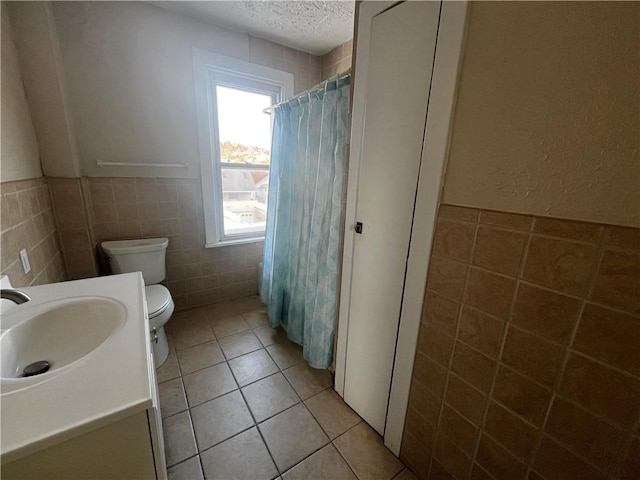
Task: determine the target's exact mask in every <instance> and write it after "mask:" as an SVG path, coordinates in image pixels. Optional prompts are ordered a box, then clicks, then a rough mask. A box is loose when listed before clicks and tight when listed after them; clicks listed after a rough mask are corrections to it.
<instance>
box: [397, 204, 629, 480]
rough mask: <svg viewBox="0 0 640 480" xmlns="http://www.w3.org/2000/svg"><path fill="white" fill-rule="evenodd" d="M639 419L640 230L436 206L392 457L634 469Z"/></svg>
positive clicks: (474, 467) (518, 469)
mask: <svg viewBox="0 0 640 480" xmlns="http://www.w3.org/2000/svg"><path fill="white" fill-rule="evenodd" d="M639 430H640V229H637V228H636V229H634V228H622V227H615V226H606V225H599V224H591V223H580V222H573V221H565V220H558V219H550V218H541V217H533V216H526V215H514V214H507V213H500V212H492V211H485V210H475V209H467V208H460V207H455V206H449V205H442V206H441V207H440V211H439V217H438V221H437V228H436V234H435V240H434V247H433V255H432V258H431V265H430V268H429V277H428V281H427V288H426V292H425V303H424V309H423V315H422V323H421V328H420V334H419V338H418V348H417V352H416V358H415V364H414V371H413V378H412V386H411V394H410V400H409V408H408V412H407V420H406V428H405V433H404V439H403V443H402V451H401V459H402V460H404V461H405V463H407V464H408V465H409V466H410V467H411V468H412V470H413V471H414V472H415V473H416V474H417V475H418V476H419V477H420V478H423V479H424V478H430V479H435V478H438V479H439V478H456V479H467V478H473V479H492V478H493V479H496V480H502V479H505V480H517V479H525V478H526V479H531V480H533V479H536V480H538V479H547V480H552V479H578V478H579V479H605V478H619V479H632V478H636V479H637V478H639V475H640V437H639V435H638V432H639Z"/></svg>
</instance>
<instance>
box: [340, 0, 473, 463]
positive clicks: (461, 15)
mask: <svg viewBox="0 0 640 480" xmlns="http://www.w3.org/2000/svg"><path fill="white" fill-rule="evenodd" d="M395 3H397V2H387V1H385V2H379V1H364V2H362V3H361V4H360V9H359V12H358V25H357V32H358V34H357V40H356V55H355V62H356V63H355V65H354V90H353V111H352V120H351V148H350V152H349V179H348V184H347V205H346V220H345V222H346V228H345V238H344V254H343V264H342V281H341V291H340V308H339V313H338V315H339V316H338V337H337V349H336V350H337V351H336V374H335V389H336V391H337V392H338V394H340V396H344V385H345V370H346V361H347V355H348V350H349V348H348V345H347V338H348V331H349V305H350V302H351V277H352V271H353V249H354V241H355V237H354V235H355V232H354V229H353V226H354V224H355V221H356V212H357V197H358V177H359V171H360V162H361V155H362V140H363V138H364V128H365V125H364V118H365V108H366V91H367V78H366V72H367V71H368V67H369V46H370V42H369V37H370V31H371V21H372V19H373V17H375V16H376V15H379V14H380V13H382V12H383V11H385V10H387V9H388V8H390V7H391V6H393V5H394V4H395ZM467 9H468V6H467V1H466V0H465V1H448V0H445V1H443V2H442V8H441V13H440V25H439V28H438V36H437V40H436V53H435V60H434V68H433V76H432V81H431V94H430V100H429V106H428V111H427V121H426V130H425V135H424V144H423V153H422V158H421V166H420V177H419V180H418V190H417V196H416V206H415V213H414V222H413V227H412V234H411V244H410V247H409V258H408V268H407V272H406V281H405V285H406V286H405V290H404V293H403V299H402V311H401V315H400V324H399V330H398V338H397V341H396V356H395V361H394V367H393V375H392V379H391V390H390V396H389V405H388V409H387V422H386V426H385V433H384V443H385V445H386V446H387V447H388V448H389V449H390V450H391V451H392V452H394V453H395V454H396V455H398V454H399V453H400V445H401V442H402V434H403V432H404V421H405V417H406V412H407V404H408V400H409V388H410V386H411V374H412V371H413V360H414V356H415V351H416V345H417V339H418V331H419V328H420V317H421V313H422V302H423V297H424V289H425V286H426V281H427V268H428V265H429V259H430V257H431V244H432V240H433V232H434V229H435V220H436V213H437V208H438V203H439V199H440V193H441V188H442V179H443V176H444V171H445V165H446V159H447V154H448V147H449V137H450V130H451V123H452V119H453V111H454V106H455V99H456V91H457V82H458V73H459V68H460V65H461V62H462V53H463V47H464V40H465V30H466V19H467ZM360 72H364V76H362V74H360V75H359V73H360Z"/></svg>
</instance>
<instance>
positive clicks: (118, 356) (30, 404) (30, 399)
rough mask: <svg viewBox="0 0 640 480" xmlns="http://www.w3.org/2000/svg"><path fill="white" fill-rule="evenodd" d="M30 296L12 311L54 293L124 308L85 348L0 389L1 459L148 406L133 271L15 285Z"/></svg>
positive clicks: (140, 297)
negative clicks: (72, 358)
mask: <svg viewBox="0 0 640 480" xmlns="http://www.w3.org/2000/svg"><path fill="white" fill-rule="evenodd" d="M19 290H21V291H23V292H24V293H26V294H28V295H29V296H30V297H31V300H30V301H29V302H27V303H24V304H22V305H15V306H14V305H10V306H9V308H8V309H6V310H5V312H4V313H3V315H2V317H3V318H2V328H3V329H4V328H7V327H8V326H10V324H11V320H12V318H15V317H16V316H18V313H20V315H22V314H25V313H27V311H28V310H30V309H34V310H35V309H37V308H42V306H43V305H42V304H45V303H47V302H54V301H56V300H60V299H73V298H80V297H102V298H107V299H110V300H115V301H117V302H119V303H120V304H122V306H123V307H124V309H125V310H126V318H125V321H124V322H123V324H122V325H121V326H120V327H119V328H118V329H116V330H115V331H114V332H113V333H112V334H111V336H110V337H109V338H108V339H107V340H106V341H105V342H104V343H102V344H101V345H100V346H99V347H98V348H96V349H95V350H93V351H92V352H91V353H90V354H88V355H86V356H85V357H83V358H81V359H80V360H77V361H76V362H74V363H73V364H72V365H70V366H69V367H68V368H65V369H64V371H61V373H57V374H55V375H50V377H49V378H47V379H46V380H44V375H48V373H46V374H43V381H42V382H41V383H38V384H35V385H32V386H28V387H26V388H22V389H17V390H13V391H2V392H0V393H1V394H2V395H1V396H0V402H1V406H2V410H1V423H2V432H1V460H2V464H5V463H8V462H11V461H13V460H16V459H18V458H21V457H23V456H25V455H29V454H31V453H34V452H36V451H39V450H42V449H44V448H47V447H49V446H51V445H55V444H58V443H60V442H63V441H65V440H69V439H71V438H74V437H76V436H79V435H82V434H83V433H86V432H88V431H90V430H94V429H96V428H100V427H102V426H105V425H108V424H110V423H113V422H115V421H117V420H120V419H123V418H125V417H128V416H129V415H131V414H133V413H136V412H139V411H142V410H145V409H147V408H150V407H151V406H152V404H153V402H152V389H153V386H152V383H153V382H154V381H155V380H154V373H153V358H152V353H151V345H150V338H149V328H148V319H147V310H146V309H147V307H146V302H145V297H144V283H143V279H142V275H141V274H140V273H139V272H136V273H127V274H122V275H112V276H107V277H98V278H90V279H85V280H76V281H70V282H61V283H56V284H50V285H41V286H35V287H26V288H20V289H19ZM4 302H6V301H4V300H3V303H4Z"/></svg>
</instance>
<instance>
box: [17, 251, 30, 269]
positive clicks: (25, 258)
mask: <svg viewBox="0 0 640 480" xmlns="http://www.w3.org/2000/svg"><path fill="white" fill-rule="evenodd" d="M20 261H21V262H22V269H23V270H24V274H25V275H26V274H27V273H29V272H30V271H31V265H29V255H27V250H26V249H25V248H23V249H22V250H20Z"/></svg>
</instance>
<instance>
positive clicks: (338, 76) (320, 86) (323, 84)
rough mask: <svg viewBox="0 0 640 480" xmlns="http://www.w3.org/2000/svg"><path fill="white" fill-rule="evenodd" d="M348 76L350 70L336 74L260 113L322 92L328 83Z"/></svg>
mask: <svg viewBox="0 0 640 480" xmlns="http://www.w3.org/2000/svg"><path fill="white" fill-rule="evenodd" d="M350 75H351V69H348V70H347V71H345V72H342V73H338V74H336V75H334V76H333V77H330V78H327V79H326V80H324V81H322V82H320V83H319V84H317V85H315V86H313V87H311V88H310V89H309V90H305V91H304V92H300V93H298V94H297V95H294V96H293V97H291V98H287V99H286V100H283V101H282V102H279V103H276V104H274V105H271V106H270V107H267V108H265V109H264V110H262V113H271V112H273V111H274V110H275V109H276V108H277V107H279V106H280V105H284V104H285V103H289V102H293V101H294V100H298V99H299V98H302V97H304V96H306V95H309V94H310V93H313V92H317V91H320V90H323V89H324V88H326V86H327V84H328V83H331V82H335V81H337V80H342V79H343V78H345V77H348V76H350Z"/></svg>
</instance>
